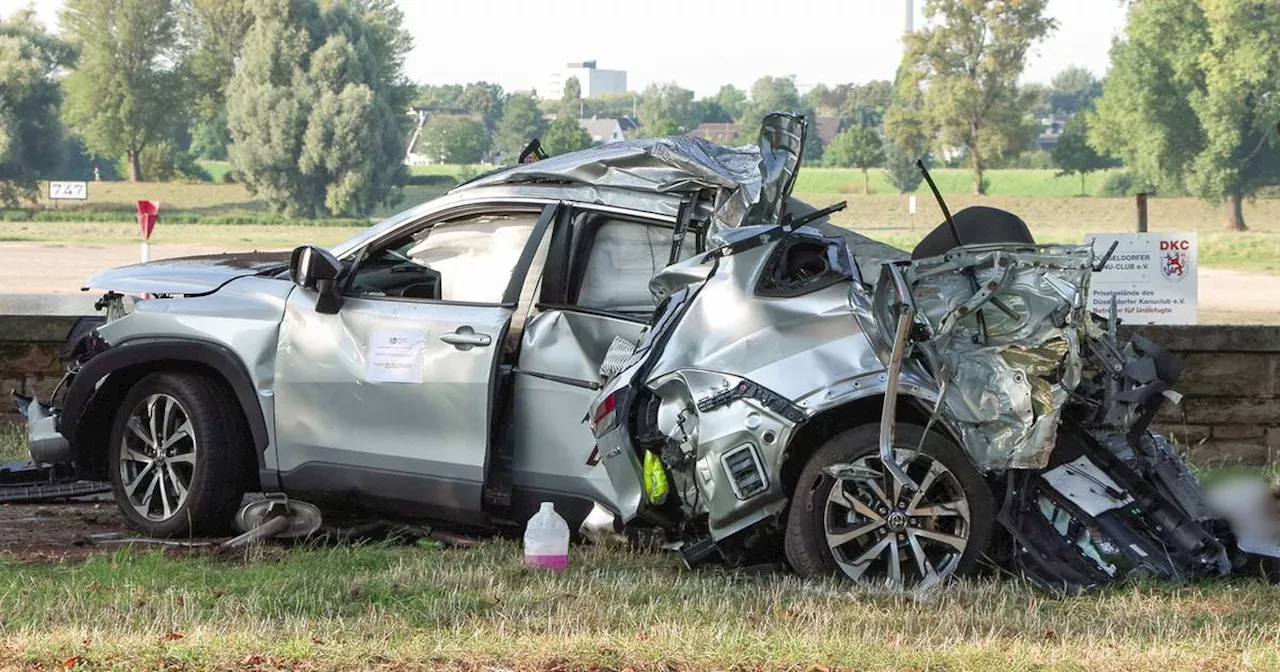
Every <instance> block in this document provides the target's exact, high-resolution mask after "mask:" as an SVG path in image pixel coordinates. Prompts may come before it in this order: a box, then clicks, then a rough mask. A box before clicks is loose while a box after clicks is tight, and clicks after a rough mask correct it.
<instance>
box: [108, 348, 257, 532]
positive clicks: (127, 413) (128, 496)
mask: <svg viewBox="0 0 1280 672" xmlns="http://www.w3.org/2000/svg"><path fill="white" fill-rule="evenodd" d="M246 445H247V436H246V432H245V431H244V422H243V418H242V417H241V413H240V409H239V407H238V406H237V405H235V402H234V401H233V400H232V399H231V395H230V394H229V393H228V392H227V391H226V390H225V388H224V387H223V386H222V385H221V383H220V382H219V381H217V380H215V379H213V378H210V377H208V376H203V375H198V374H188V373H160V374H155V375H151V376H148V377H146V378H144V379H142V380H141V381H139V382H138V383H137V384H135V385H134V386H133V388H131V389H130V390H129V393H128V394H127V395H126V396H125V399H124V402H123V403H122V404H121V405H120V409H119V410H118V411H117V413H116V419H115V423H114V425H113V428H112V433H111V450H110V454H109V458H110V470H111V485H112V489H113V492H114V494H115V498H116V503H117V504H119V506H120V509H121V511H123V512H124V515H125V517H126V518H128V519H129V522H130V523H132V524H133V525H134V526H135V527H137V528H138V529H140V530H142V531H143V532H145V533H147V534H149V535H152V536H157V537H170V536H180V535H189V534H199V533H211V532H220V531H223V530H225V529H228V528H229V527H230V523H231V520H232V517H233V516H234V514H235V511H236V508H237V507H238V506H239V505H240V500H241V498H242V497H243V496H244V492H245V488H246V483H247V478H246V476H247V474H246V473H245V466H244V465H245V460H244V457H243V456H244V452H243V451H244V450H245V449H246Z"/></svg>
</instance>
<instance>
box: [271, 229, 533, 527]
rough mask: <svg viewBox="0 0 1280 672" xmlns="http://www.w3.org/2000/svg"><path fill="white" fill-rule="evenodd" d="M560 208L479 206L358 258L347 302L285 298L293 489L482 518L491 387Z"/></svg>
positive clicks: (285, 461) (282, 392) (283, 428)
mask: <svg viewBox="0 0 1280 672" xmlns="http://www.w3.org/2000/svg"><path fill="white" fill-rule="evenodd" d="M556 208H557V206H556V205H554V204H545V205H534V206H523V207H521V206H516V205H482V206H470V207H469V208H468V209H467V210H466V211H464V212H460V213H452V214H450V215H446V216H444V217H443V218H441V219H436V220H434V221H428V222H420V223H414V224H411V225H409V226H407V227H406V228H404V229H401V230H399V231H396V232H391V233H388V234H387V235H386V236H384V237H383V238H382V239H380V240H375V241H373V242H371V243H370V244H369V245H368V246H367V247H366V248H364V249H363V250H362V251H359V252H357V253H355V254H353V255H352V259H351V263H352V264H353V268H351V269H350V270H349V271H348V272H347V273H346V275H345V277H344V280H343V282H344V286H345V289H344V291H343V300H342V305H341V306H340V307H339V309H338V310H337V311H336V313H333V314H325V313H322V312H318V311H317V310H316V301H317V294H316V292H314V291H310V290H305V289H301V288H299V289H295V290H294V291H293V292H292V293H291V294H290V296H289V297H288V299H287V302H286V306H285V311H284V320H283V322H282V324H281V329H280V340H279V347H278V350H277V353H276V359H275V377H276V380H275V401H276V403H275V411H276V437H277V442H278V445H279V450H278V454H279V469H280V472H281V473H280V476H281V483H282V486H283V488H284V490H285V491H286V492H289V493H293V494H297V495H298V496H309V497H312V498H316V499H321V500H325V499H332V498H342V499H346V500H350V501H351V502H352V503H353V504H356V505H368V506H371V507H373V508H379V509H396V510H405V511H406V512H409V513H417V514H421V515H433V516H440V517H446V518H452V519H457V520H482V519H483V517H482V516H481V515H480V509H481V497H482V490H483V486H484V480H485V474H486V469H487V465H488V460H489V444H490V428H491V417H492V414H493V412H494V411H493V389H494V386H495V381H496V377H497V371H498V368H499V366H500V365H501V364H502V360H503V357H504V356H507V353H508V349H507V348H505V347H504V344H505V339H506V337H507V333H508V330H509V329H510V328H511V320H512V315H513V314H514V313H515V311H516V309H517V306H518V302H519V300H520V295H521V293H522V291H523V289H524V283H525V279H526V275H528V274H529V273H530V268H531V266H534V265H535V263H536V262H538V259H536V257H537V256H538V254H539V251H540V250H541V252H542V253H545V246H544V245H542V244H541V242H542V241H543V239H544V237H545V235H546V233H547V231H548V229H549V226H550V224H551V222H552V221H553V219H554V217H555V213H556Z"/></svg>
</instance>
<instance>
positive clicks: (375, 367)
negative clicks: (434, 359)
mask: <svg viewBox="0 0 1280 672" xmlns="http://www.w3.org/2000/svg"><path fill="white" fill-rule="evenodd" d="M425 336H426V334H425V333H424V332H423V331H422V330H421V329H386V328H384V329H374V330H373V333H371V334H370V335H369V349H368V352H367V353H366V355H365V361H366V364H367V370H366V371H365V380H368V381H369V382H371V383H421V382H422V344H423V342H424V340H425Z"/></svg>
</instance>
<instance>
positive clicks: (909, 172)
mask: <svg viewBox="0 0 1280 672" xmlns="http://www.w3.org/2000/svg"><path fill="white" fill-rule="evenodd" d="M918 158H920V155H919V154H915V153H913V152H911V151H909V150H907V149H904V148H902V147H900V146H898V145H897V144H895V143H892V142H886V143H884V179H886V180H888V181H889V184H891V185H893V188H894V189H897V190H898V193H899V194H906V193H910V192H913V191H915V190H916V188H918V187H919V186H920V183H921V182H923V181H924V175H922V174H921V173H920V168H919V167H918V166H916V160H917V159H918Z"/></svg>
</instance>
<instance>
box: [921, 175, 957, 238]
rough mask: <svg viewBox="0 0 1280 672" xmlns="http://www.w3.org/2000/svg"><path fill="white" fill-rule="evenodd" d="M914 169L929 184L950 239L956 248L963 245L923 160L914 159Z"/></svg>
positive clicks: (945, 204)
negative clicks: (953, 240) (949, 231)
mask: <svg viewBox="0 0 1280 672" xmlns="http://www.w3.org/2000/svg"><path fill="white" fill-rule="evenodd" d="M916 168H919V169H920V174H921V175H924V181H925V182H928V183H929V190H930V191H932V192H933V197H934V198H935V199H937V201H938V207H940V208H942V216H943V217H946V218H947V228H949V229H950V230H951V237H952V238H954V239H955V241H956V247H960V246H961V245H964V241H963V240H960V229H959V228H958V227H957V226H956V220H955V219H952V217H951V209H950V208H948V207H947V202H946V201H944V200H942V192H940V191H938V185H936V184H934V183H933V176H932V175H930V174H929V169H928V168H926V167H925V165H924V160H923V159H916Z"/></svg>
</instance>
